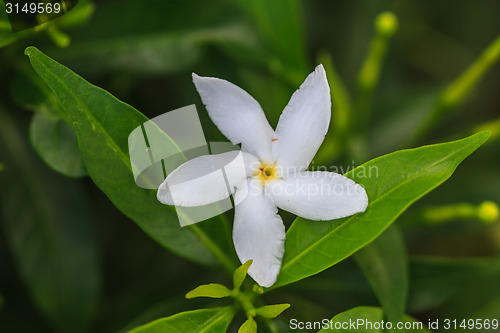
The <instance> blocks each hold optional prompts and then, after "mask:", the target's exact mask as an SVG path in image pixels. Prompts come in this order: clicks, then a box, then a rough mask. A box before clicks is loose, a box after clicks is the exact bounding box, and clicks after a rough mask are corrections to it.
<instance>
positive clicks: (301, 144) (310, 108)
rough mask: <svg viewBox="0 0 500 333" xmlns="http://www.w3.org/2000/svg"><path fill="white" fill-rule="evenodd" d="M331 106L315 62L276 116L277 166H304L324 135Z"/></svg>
mask: <svg viewBox="0 0 500 333" xmlns="http://www.w3.org/2000/svg"><path fill="white" fill-rule="evenodd" d="M331 106H332V103H331V101H330V87H329V86H328V81H327V80H326V73H325V70H324V69H323V66H322V65H319V66H318V67H316V70H315V71H314V72H312V73H311V74H309V76H308V77H307V78H306V80H305V81H304V83H302V85H301V86H300V88H299V89H298V90H297V91H296V92H295V93H294V94H293V95H292V98H291V99H290V102H288V105H287V106H286V107H285V109H284V110H283V113H282V114H281V116H280V120H279V122H278V126H277V127H276V132H275V134H274V139H275V140H274V141H273V143H272V149H273V156H274V159H275V161H276V162H277V163H278V165H281V166H287V167H293V168H295V170H297V171H304V170H305V169H307V167H308V166H309V164H310V163H311V161H312V159H313V157H314V155H316V152H317V151H318V148H319V146H320V145H321V143H322V142H323V139H324V138H325V135H326V132H327V130H328V125H329V124H330V116H331ZM288 170H289V169H288Z"/></svg>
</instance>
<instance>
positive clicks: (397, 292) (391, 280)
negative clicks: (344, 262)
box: [353, 225, 408, 323]
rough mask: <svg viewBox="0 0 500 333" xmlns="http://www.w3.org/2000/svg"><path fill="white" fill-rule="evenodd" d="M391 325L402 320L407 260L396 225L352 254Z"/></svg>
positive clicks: (406, 290)
mask: <svg viewBox="0 0 500 333" xmlns="http://www.w3.org/2000/svg"><path fill="white" fill-rule="evenodd" d="M353 258H354V260H355V261H356V263H357V264H358V265H359V267H360V268H361V269H362V270H363V273H364V274H365V277H366V279H367V280H368V282H369V283H370V285H371V286H372V288H373V290H374V292H375V295H377V298H378V300H379V302H380V304H381V305H382V308H383V309H384V316H385V318H386V319H387V320H389V321H390V322H392V323H396V322H398V321H400V320H401V318H403V315H404V313H405V306H406V299H407V295H408V260H407V257H406V249H405V247H404V244H403V239H402V236H401V234H400V232H399V230H398V229H397V228H396V226H394V225H393V226H391V227H389V228H387V229H386V230H385V231H384V232H383V233H382V234H381V235H380V236H379V237H378V238H377V239H375V240H374V241H373V242H372V243H370V244H368V245H367V246H365V247H364V248H362V249H361V250H359V251H358V252H356V253H354V255H353Z"/></svg>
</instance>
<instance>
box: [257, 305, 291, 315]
mask: <svg viewBox="0 0 500 333" xmlns="http://www.w3.org/2000/svg"><path fill="white" fill-rule="evenodd" d="M289 307H290V304H288V303H284V304H273V305H265V306H262V307H260V308H258V309H257V310H255V313H256V314H257V315H259V316H261V317H264V318H276V317H278V316H279V315H280V314H281V313H282V312H283V311H285V310H286V309H288V308H289Z"/></svg>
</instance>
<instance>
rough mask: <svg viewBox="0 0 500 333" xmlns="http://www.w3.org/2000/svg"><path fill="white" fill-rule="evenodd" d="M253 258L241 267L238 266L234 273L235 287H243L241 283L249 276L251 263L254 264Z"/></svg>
mask: <svg viewBox="0 0 500 333" xmlns="http://www.w3.org/2000/svg"><path fill="white" fill-rule="evenodd" d="M252 262H253V260H252V259H250V260H248V261H247V262H246V263H244V264H243V265H241V266H240V267H238V268H236V270H235V271H234V274H233V285H234V289H235V290H238V289H240V287H241V284H242V283H243V281H244V280H245V277H246V276H247V272H248V269H249V268H250V265H252Z"/></svg>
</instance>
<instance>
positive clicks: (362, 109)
mask: <svg viewBox="0 0 500 333" xmlns="http://www.w3.org/2000/svg"><path fill="white" fill-rule="evenodd" d="M397 28H398V20H397V18H396V16H395V15H394V14H393V13H391V12H384V13H381V14H380V15H378V16H377V18H376V19H375V31H376V33H375V36H374V37H373V40H372V42H371V46H370V50H369V52H368V55H367V57H366V59H365V61H364V63H363V66H362V67H361V71H360V73H359V79H358V95H357V100H356V113H357V115H356V116H357V119H358V121H359V130H360V131H361V132H364V131H365V129H366V126H367V124H368V121H369V113H370V108H371V104H372V97H373V92H374V90H375V87H376V86H377V83H378V81H379V77H380V71H381V69H382V64H383V60H384V58H385V54H386V51H387V46H388V45H389V40H390V38H391V37H392V35H394V33H395V32H396V30H397Z"/></svg>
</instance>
